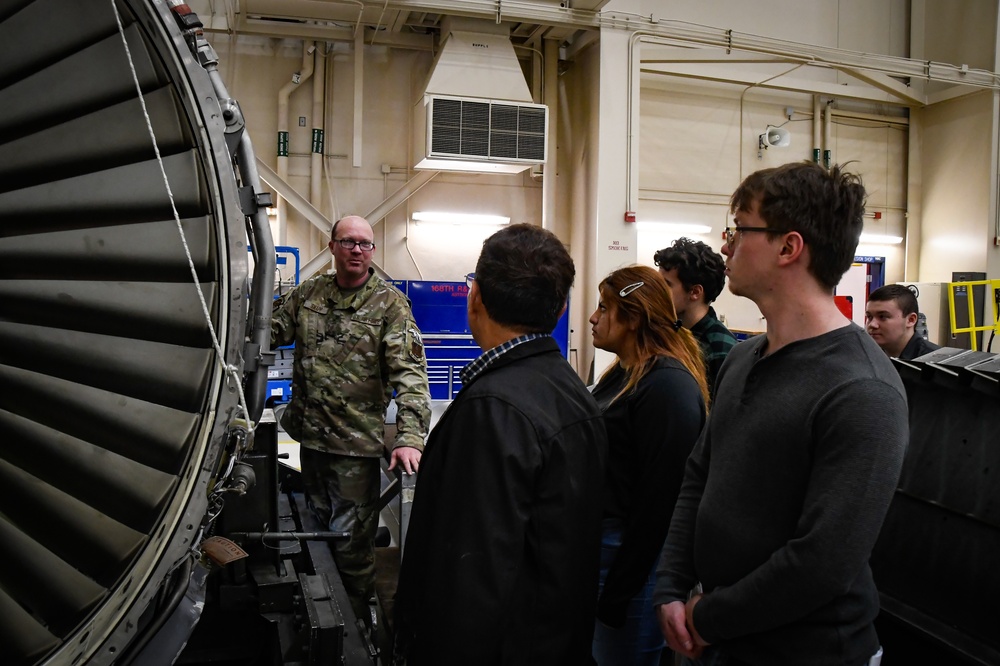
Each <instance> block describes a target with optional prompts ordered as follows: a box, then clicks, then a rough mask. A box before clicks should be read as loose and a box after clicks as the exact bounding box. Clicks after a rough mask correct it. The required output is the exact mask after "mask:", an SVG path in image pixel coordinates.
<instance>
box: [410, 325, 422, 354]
mask: <svg viewBox="0 0 1000 666" xmlns="http://www.w3.org/2000/svg"><path fill="white" fill-rule="evenodd" d="M406 349H407V350H408V351H409V353H410V357H411V358H413V360H414V361H422V360H424V341H423V340H422V339H421V338H420V331H419V330H418V329H417V327H416V326H407V327H406Z"/></svg>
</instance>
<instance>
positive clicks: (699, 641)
mask: <svg viewBox="0 0 1000 666" xmlns="http://www.w3.org/2000/svg"><path fill="white" fill-rule="evenodd" d="M703 596H705V595H703V594H696V595H694V596H693V597H691V598H690V599H688V602H687V604H686V605H685V606H684V616H685V619H686V621H687V630H688V632H689V633H690V634H691V638H692V639H693V640H694V643H695V645H697V646H698V651H699V652H700V651H701V648H703V647H705V646H706V645H708V643H706V642H705V639H704V638H702V637H701V635H700V634H699V633H698V630H697V629H695V628H694V607H695V606H696V605H697V604H698V602H699V601H701V598H702V597H703ZM678 603H680V602H678Z"/></svg>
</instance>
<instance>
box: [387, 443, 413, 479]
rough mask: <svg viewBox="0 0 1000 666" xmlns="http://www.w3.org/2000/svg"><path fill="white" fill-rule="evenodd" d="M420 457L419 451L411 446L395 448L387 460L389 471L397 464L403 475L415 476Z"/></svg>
mask: <svg viewBox="0 0 1000 666" xmlns="http://www.w3.org/2000/svg"><path fill="white" fill-rule="evenodd" d="M420 455H421V454H420V451H418V450H417V449H415V448H413V447H412V446H397V447H396V448H394V449H393V450H392V456H391V457H390V458H389V471H392V470H393V469H395V467H396V465H397V464H398V465H399V466H400V467H402V468H403V471H404V472H405V473H407V474H415V473H416V472H417V468H418V467H420Z"/></svg>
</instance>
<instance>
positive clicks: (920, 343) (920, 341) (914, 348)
mask: <svg viewBox="0 0 1000 666" xmlns="http://www.w3.org/2000/svg"><path fill="white" fill-rule="evenodd" d="M935 349H941V347H939V346H938V345H936V344H934V343H933V342H931V341H930V340H925V339H924V338H922V337H920V336H919V335H917V334H916V333H914V334H913V335H912V336H910V340H909V342H907V343H906V346H905V347H903V351H901V352H900V353H899V358H901V359H902V360H904V361H910V360H913V359H915V358H917V357H920V356H923V355H924V354H930V353H931V352H932V351H934V350H935Z"/></svg>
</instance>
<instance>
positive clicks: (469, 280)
mask: <svg viewBox="0 0 1000 666" xmlns="http://www.w3.org/2000/svg"><path fill="white" fill-rule="evenodd" d="M475 279H476V274H475V273H469V274H468V275H466V276H465V286H466V287H468V288H469V289H472V282H473V281H474V280H475Z"/></svg>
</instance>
